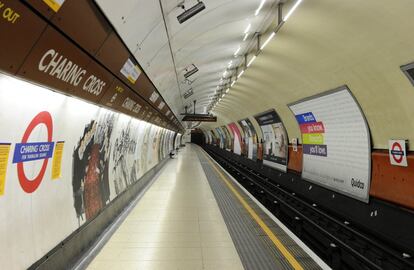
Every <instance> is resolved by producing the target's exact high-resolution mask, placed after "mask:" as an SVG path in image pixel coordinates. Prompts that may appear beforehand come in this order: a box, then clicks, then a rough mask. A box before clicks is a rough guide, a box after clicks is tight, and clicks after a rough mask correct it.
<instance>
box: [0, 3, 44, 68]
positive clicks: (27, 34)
mask: <svg viewBox="0 0 414 270" xmlns="http://www.w3.org/2000/svg"><path fill="white" fill-rule="evenodd" d="M45 27H46V22H44V21H43V20H42V19H41V18H39V17H38V16H37V15H35V14H34V13H33V12H32V11H31V10H30V9H28V8H27V7H26V6H25V5H24V4H23V3H21V1H16V0H3V1H0V33H1V40H2V41H3V42H2V44H1V50H0V59H1V61H0V69H1V70H4V71H6V72H8V73H12V74H15V73H16V72H17V70H18V68H19V67H20V66H21V64H22V63H23V61H24V59H25V58H26V56H27V54H28V53H29V52H30V50H31V49H32V48H33V46H34V44H35V42H36V41H37V40H38V38H39V36H40V35H41V33H42V32H43V30H44V29H45Z"/></svg>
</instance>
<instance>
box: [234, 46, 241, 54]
mask: <svg viewBox="0 0 414 270" xmlns="http://www.w3.org/2000/svg"><path fill="white" fill-rule="evenodd" d="M240 50H241V47H239V48H238V49H237V50H236V52H235V53H234V56H237V54H238V53H239V52H240Z"/></svg>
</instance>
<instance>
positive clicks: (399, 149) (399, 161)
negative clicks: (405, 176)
mask: <svg viewBox="0 0 414 270" xmlns="http://www.w3.org/2000/svg"><path fill="white" fill-rule="evenodd" d="M405 146H406V140H389V141H388V149H389V150H388V151H389V156H390V162H391V164H392V165H395V166H401V167H407V166H408V163H407V152H406V147H405Z"/></svg>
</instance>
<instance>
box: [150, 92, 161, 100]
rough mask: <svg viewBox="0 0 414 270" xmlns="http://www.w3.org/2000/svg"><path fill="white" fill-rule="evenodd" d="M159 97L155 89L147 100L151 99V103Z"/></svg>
mask: <svg viewBox="0 0 414 270" xmlns="http://www.w3.org/2000/svg"><path fill="white" fill-rule="evenodd" d="M159 97H160V95H159V94H158V93H157V92H156V91H154V92H152V94H151V96H150V98H149V100H151V102H152V103H155V102H156V101H157V99H158V98H159Z"/></svg>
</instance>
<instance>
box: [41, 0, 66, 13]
mask: <svg viewBox="0 0 414 270" xmlns="http://www.w3.org/2000/svg"><path fill="white" fill-rule="evenodd" d="M65 1H66V0H43V2H45V4H46V5H48V6H49V7H50V8H51V9H52V10H53V11H54V12H58V11H59V9H60V8H61V7H62V5H63V3H65Z"/></svg>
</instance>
